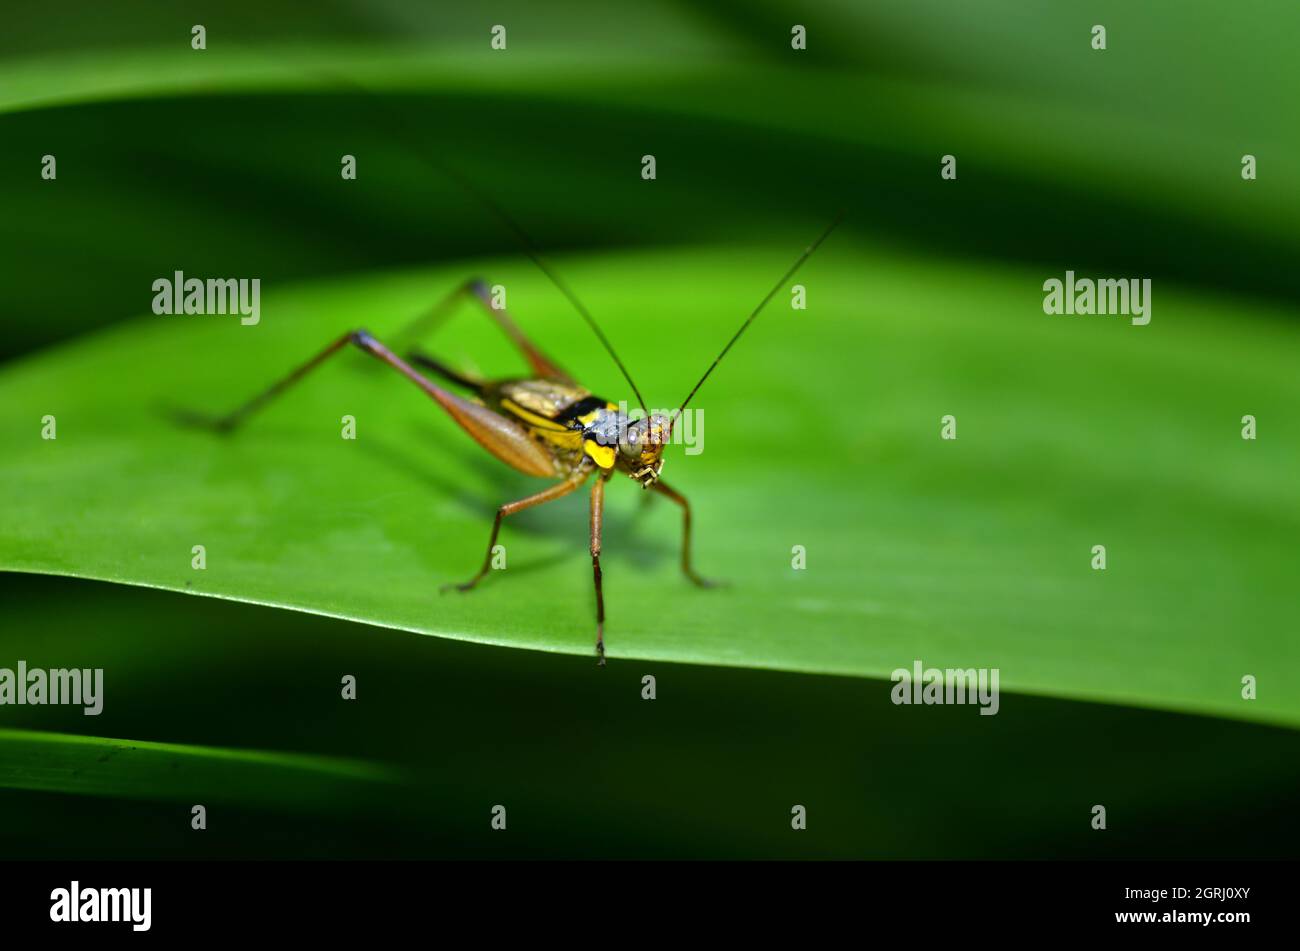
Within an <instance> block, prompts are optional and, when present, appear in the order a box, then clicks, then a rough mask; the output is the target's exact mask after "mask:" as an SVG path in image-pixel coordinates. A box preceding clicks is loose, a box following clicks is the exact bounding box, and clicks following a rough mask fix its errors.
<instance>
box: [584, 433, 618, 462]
mask: <svg viewBox="0 0 1300 951" xmlns="http://www.w3.org/2000/svg"><path fill="white" fill-rule="evenodd" d="M582 451H583V452H585V453H586V454H587V455H589V456H591V460H592V462H594V463H596V465H598V466H600V467H601V468H602V469H613V468H614V447H613V446H602V445H601V444H600V443H598V442H596V440H594V439H584V440H583V441H582Z"/></svg>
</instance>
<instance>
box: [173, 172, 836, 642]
mask: <svg viewBox="0 0 1300 951" xmlns="http://www.w3.org/2000/svg"><path fill="white" fill-rule="evenodd" d="M425 158H426V161H428V162H429V163H430V164H432V165H435V166H436V167H438V168H439V170H440V171H442V172H443V173H444V174H446V175H447V176H448V177H450V178H452V179H453V180H455V181H456V182H458V183H459V184H460V185H461V186H462V187H463V188H464V189H465V190H466V191H468V192H469V193H470V194H472V195H473V196H474V197H475V198H477V199H478V200H479V201H480V202H481V203H483V204H484V205H485V206H486V207H487V208H488V210H490V211H492V212H493V213H494V214H495V215H496V216H497V217H498V218H499V219H501V221H502V222H503V223H504V224H505V225H506V226H507V227H508V228H509V229H510V230H511V231H512V232H514V235H515V237H516V239H517V240H518V241H519V243H520V244H521V246H522V247H523V249H524V251H525V253H526V254H527V255H528V257H529V258H530V259H531V260H532V261H533V263H534V264H536V265H537V266H538V268H540V269H541V270H542V272H543V273H544V274H545V275H546V276H547V278H549V279H550V281H551V282H552V283H553V284H554V285H555V286H556V287H557V288H558V289H559V290H560V292H561V293H562V294H563V295H564V296H565V297H566V298H568V300H569V301H570V303H571V304H572V305H573V307H574V309H575V310H576V311H577V312H578V313H579V315H580V316H581V317H582V318H583V320H585V321H586V323H587V325H588V326H589V327H590V328H591V330H592V331H593V332H594V333H595V335H596V336H597V338H599V340H600V342H601V344H602V345H603V346H604V348H605V350H606V351H607V352H608V353H609V355H610V357H612V358H613V360H614V362H615V364H617V366H618V369H619V371H620V372H621V373H622V375H623V378H624V379H625V380H626V381H627V383H628V386H629V387H630V388H631V390H632V393H633V395H634V396H635V397H636V402H637V404H638V405H639V406H640V409H641V412H642V414H643V415H640V416H636V417H633V416H632V414H631V413H629V412H627V411H626V409H625V407H626V406H627V405H628V404H627V403H623V404H615V403H612V402H610V401H609V400H606V399H604V398H602V397H598V396H595V395H593V394H592V393H591V392H590V391H588V390H587V389H585V388H583V387H582V386H581V385H580V384H579V383H578V382H577V380H576V379H575V378H574V377H573V376H571V375H570V374H569V373H567V372H566V371H565V370H563V369H562V368H561V367H560V366H559V365H558V364H557V363H555V361H553V360H552V359H551V358H550V357H548V356H546V355H545V354H544V353H542V351H541V350H539V349H538V348H537V347H536V346H535V345H534V344H533V342H532V341H531V340H530V339H529V338H528V337H527V336H526V335H525V334H524V333H523V331H522V330H520V329H519V327H518V325H517V324H516V323H515V322H514V320H512V319H511V317H510V316H509V314H507V313H506V311H505V309H504V308H498V307H496V306H494V301H493V300H492V297H491V295H490V292H489V290H488V286H487V284H486V283H484V282H483V281H478V280H475V281H469V282H467V283H465V284H463V285H461V286H460V287H459V288H458V289H456V290H455V291H453V292H452V293H451V294H450V295H449V296H448V297H447V298H446V299H445V300H444V301H443V302H442V303H441V304H440V305H438V306H437V307H435V308H434V309H433V311H431V312H430V313H429V314H426V315H425V316H424V317H421V318H419V319H418V320H417V321H416V322H415V323H414V324H412V325H411V326H410V327H408V328H407V329H406V330H405V331H403V332H401V333H400V334H399V338H407V337H409V336H413V335H414V334H415V332H416V331H417V330H427V329H428V321H430V320H432V319H435V318H436V319H441V317H443V316H445V315H446V313H447V312H448V311H449V310H450V308H451V306H452V305H454V304H455V303H457V302H458V301H460V300H463V299H465V298H467V297H472V298H475V299H477V300H478V301H479V302H481V303H482V305H483V307H484V308H485V310H486V312H487V314H488V316H489V317H491V319H492V320H494V321H495V322H496V323H497V325H498V326H499V327H500V328H501V329H502V330H503V331H504V332H505V334H506V335H507V336H508V337H509V338H510V340H511V341H512V342H513V343H514V345H515V346H516V347H518V349H519V350H520V352H521V353H522V355H523V357H524V359H525V360H526V361H527V362H528V365H529V367H530V368H531V370H532V373H531V375H529V376H523V377H514V378H510V379H503V380H486V379H480V378H478V377H476V376H471V375H470V374H467V373H463V372H460V371H458V370H455V369H453V368H451V367H449V366H447V365H446V364H444V363H443V362H441V361H439V360H437V359H434V358H433V357H431V356H428V355H426V354H423V353H420V352H411V353H409V354H408V356H407V358H406V359H403V358H402V357H400V356H398V355H397V354H395V353H393V352H392V351H391V350H389V349H388V347H386V346H385V345H384V344H383V343H381V342H380V341H379V340H377V339H376V338H375V337H374V336H372V335H371V334H370V333H368V332H367V331H365V330H360V329H358V330H353V331H351V332H349V333H345V334H343V335H342V336H340V337H339V338H337V339H336V340H334V341H333V342H332V343H330V344H329V345H328V346H326V347H325V348H324V349H323V350H321V351H320V352H319V353H317V354H316V355H315V356H314V357H312V358H311V359H310V360H308V361H307V362H306V363H304V364H302V365H301V366H299V367H298V368H297V369H295V370H293V371H292V372H290V373H289V374H288V375H287V376H285V377H283V378H282V379H280V380H279V381H277V382H276V383H274V384H272V385H271V386H270V387H269V388H268V389H266V390H265V391H264V392H262V393H260V394H258V395H257V396H254V397H253V398H252V399H250V400H249V401H248V402H247V403H245V404H244V405H242V406H240V407H239V408H237V409H235V410H234V411H233V412H231V413H229V414H228V415H226V416H222V417H219V418H216V419H211V418H207V419H200V418H198V417H196V416H194V415H193V414H186V416H185V418H186V419H187V420H188V421H189V422H200V423H202V424H203V425H204V426H205V427H206V428H211V429H215V430H218V431H220V432H230V431H232V430H234V429H236V428H237V427H238V426H239V425H240V424H242V423H243V422H244V421H245V420H246V419H247V418H248V417H249V416H250V415H251V414H252V413H254V412H255V411H256V410H258V409H260V408H261V407H263V406H265V405H266V404H267V403H268V402H270V401H271V400H272V399H274V398H275V397H277V396H279V395H280V394H281V393H283V392H284V391H285V390H286V389H288V388H289V387H290V386H292V385H293V384H294V383H297V382H298V381H299V380H301V379H302V378H303V377H304V376H306V375H307V374H308V373H310V372H311V371H312V370H314V369H316V368H317V367H318V366H320V365H321V364H322V363H324V362H325V361H326V360H327V359H328V358H329V357H331V356H333V355H334V354H335V353H338V352H339V351H340V350H343V349H344V348H346V347H348V346H349V345H350V346H353V347H356V348H357V349H359V350H362V351H363V352H365V353H367V354H369V355H370V356H372V357H374V358H376V359H377V360H380V361H382V362H383V363H384V364H387V365H388V366H389V367H391V368H392V369H394V370H396V371H397V372H398V373H400V374H402V375H403V376H405V377H406V378H407V379H408V380H410V381H411V382H412V383H414V384H415V385H416V386H418V387H419V388H420V389H421V390H423V391H424V393H425V394H426V395H427V396H428V397H430V398H431V399H432V400H433V401H434V402H436V403H437V404H438V405H439V406H441V407H442V408H443V409H444V410H446V411H447V413H448V414H449V415H450V416H451V418H452V419H453V420H455V421H456V423H457V424H458V425H459V426H460V427H461V428H462V429H463V430H465V432H466V433H468V434H469V435H470V436H471V437H473V438H474V440H475V441H476V442H478V444H479V445H480V446H482V447H483V448H484V449H486V450H487V451H488V452H490V453H491V454H492V455H494V456H496V457H497V458H498V459H500V460H501V461H502V462H504V463H505V464H506V465H508V466H511V467H512V468H514V469H516V470H518V471H519V472H522V473H524V474H526V475H530V476H538V477H541V478H546V479H553V480H556V481H555V483H554V484H553V485H551V486H550V487H549V488H546V489H543V490H542V491H540V492H537V493H535V494H533V495H529V496H527V497H525V498H522V499H517V500H516V501H513V502H507V503H506V504H504V505H502V506H500V507H499V508H498V509H497V513H496V519H495V520H494V521H493V523H492V532H491V534H490V535H489V537H488V545H487V554H486V555H485V556H484V559H483V564H482V566H481V567H480V568H479V570H478V572H477V573H476V574H475V575H474V576H473V577H472V578H470V579H469V580H467V581H465V582H463V583H461V584H453V585H444V587H443V590H444V591H446V590H448V589H455V590H458V591H469V590H471V589H472V588H474V587H475V586H476V585H477V584H478V583H479V582H480V581H482V580H483V577H484V576H485V575H486V574H487V573H488V572H489V571H490V570H491V567H492V555H493V548H494V547H495V546H496V543H497V535H498V534H499V533H500V531H501V523H502V522H503V521H504V520H505V518H506V517H507V516H509V515H513V514H515V513H516V512H522V511H523V510H524V509H528V508H532V507H534V506H537V505H542V504H544V503H546V502H552V501H554V500H555V499H560V498H563V497H564V496H566V495H568V494H569V493H571V492H574V491H575V490H577V489H578V488H580V487H581V486H583V485H584V484H585V483H586V482H587V481H588V480H589V479H592V478H593V477H594V480H595V481H593V482H592V484H591V569H592V577H593V580H594V584H595V590H596V655H597V658H598V663H599V664H600V665H601V666H604V664H605V599H604V594H603V592H602V589H601V574H600V543H601V521H602V515H603V511H604V500H605V483H606V482H608V481H609V480H610V478H611V477H612V476H613V475H614V473H615V472H620V473H623V474H624V475H626V476H628V477H630V478H631V479H633V480H634V481H636V482H637V483H639V484H640V485H641V487H642V488H643V489H650V490H652V491H654V492H658V493H659V494H661V495H664V496H666V497H667V498H669V499H671V500H672V501H673V502H675V503H676V504H677V505H679V506H681V509H682V523H683V532H682V550H681V567H682V571H683V572H684V573H685V575H686V577H687V578H688V579H690V581H691V582H693V583H694V584H696V585H699V586H700V587H711V586H712V582H709V581H707V580H706V579H704V578H702V577H700V575H698V574H697V573H696V572H695V569H694V567H693V566H692V564H691V509H690V505H689V503H688V502H687V501H686V498H685V497H684V496H683V495H681V494H680V493H679V492H677V491H676V490H675V489H673V488H671V487H670V486H669V485H668V484H667V483H665V482H663V481H662V480H661V479H660V477H659V476H660V472H661V471H662V470H663V464H664V461H663V451H664V447H665V446H667V445H668V444H669V442H670V441H671V439H672V433H673V427H674V425H675V424H676V423H677V420H678V419H680V418H681V414H682V412H683V411H684V410H685V409H686V407H687V406H688V405H689V404H690V402H691V400H692V399H693V398H694V397H695V394H696V393H697V392H698V391H699V389H700V387H701V386H703V385H704V381H705V380H707V379H708V378H709V375H710V374H711V373H713V371H714V370H715V369H716V368H717V366H718V364H719V363H720V362H721V361H722V359H723V357H725V356H726V355H727V352H728V351H729V350H730V349H731V348H732V346H733V345H734V344H735V343H736V341H737V340H739V339H740V337H741V335H742V334H744V332H745V331H746V330H747V329H749V325H750V324H751V323H753V321H754V319H755V318H756V317H757V316H758V315H759V313H760V312H761V311H762V310H763V308H764V307H766V306H767V304H768V303H769V302H770V301H771V300H772V298H773V297H774V296H775V295H776V294H777V292H779V291H780V290H781V289H782V288H783V287H784V286H785V285H786V283H787V282H788V281H789V280H790V278H791V277H793V276H794V274H795V272H796V271H798V270H799V268H800V267H801V266H802V265H803V263H804V262H805V261H806V260H807V259H808V258H809V256H811V255H812V253H813V252H814V251H816V250H817V248H818V246H819V245H821V243H822V242H823V241H825V240H826V238H827V237H829V236H830V234H831V232H832V231H834V230H835V228H836V226H838V225H839V223H840V221H841V220H842V218H843V215H842V214H841V215H840V216H838V217H836V219H835V220H834V221H833V222H831V224H830V225H829V226H828V227H827V228H826V229H825V230H824V231H823V232H822V233H821V234H820V235H819V236H818V237H817V239H816V240H815V241H813V243H812V244H811V245H809V246H808V247H807V248H805V249H804V251H803V253H802V254H800V255H799V257H798V259H797V260H796V261H795V262H794V264H793V265H791V266H790V268H789V269H788V270H787V271H786V273H785V274H784V275H783V276H782V277H781V279H780V280H779V281H778V282H777V283H776V285H775V286H774V287H773V288H772V290H771V291H769V292H768V294H767V296H765V297H764V298H763V299H762V301H760V302H759V304H758V306H757V307H755V308H754V310H753V311H752V312H751V313H750V314H749V316H748V317H747V318H746V319H745V321H744V322H743V323H742V324H741V325H740V328H739V329H738V330H737V331H736V333H735V334H734V335H733V336H732V338H731V339H730V340H729V341H728V342H727V345H726V346H725V347H723V348H722V351H721V353H719V354H718V356H717V358H716V359H715V360H714V361H713V363H712V364H710V366H709V368H708V369H707V370H706V371H705V372H704V375H703V376H701V377H700V379H699V381H698V382H697V383H696V384H695V386H694V387H692V388H691V391H690V393H688V394H687V396H686V399H684V400H683V401H682V402H681V404H680V405H679V406H678V408H677V409H676V410H675V411H673V414H672V416H671V418H665V417H664V416H662V415H660V414H654V415H652V414H651V413H650V411H649V410H648V409H647V408H646V403H645V400H644V399H643V398H642V396H641V391H640V390H639V389H638V388H637V385H636V383H634V382H633V380H632V376H631V374H630V373H629V372H628V370H627V367H626V366H625V365H624V363H623V361H622V360H621V359H620V358H619V356H618V354H617V353H616V352H615V351H614V347H613V345H612V344H611V343H610V342H609V339H608V338H607V337H606V336H605V334H604V332H603V331H602V330H601V329H600V327H599V326H598V325H597V323H596V321H595V319H594V318H593V317H592V316H591V314H590V313H589V312H588V310H587V308H586V307H585V306H583V304H582V302H581V301H579V300H578V298H577V296H576V295H575V294H574V293H573V291H572V290H570V289H569V286H568V285H567V284H566V283H565V282H564V281H563V280H561V278H560V277H559V275H558V274H556V273H555V271H554V270H553V269H552V268H551V266H550V265H549V264H548V263H547V262H546V261H545V259H543V258H542V256H541V254H540V253H539V252H538V251H537V249H536V247H535V246H534V245H533V244H532V242H531V241H530V240H529V239H528V236H527V234H526V233H524V231H523V230H522V229H521V228H520V227H519V225H518V224H516V223H515V221H514V219H512V218H511V217H510V216H509V215H508V214H506V213H505V211H504V210H502V209H501V208H500V207H499V206H498V205H497V204H496V203H495V202H494V201H492V199H491V198H489V197H488V196H487V195H486V194H484V193H483V192H482V191H481V190H479V189H478V188H476V187H475V186H474V184H473V183H472V182H469V181H468V180H467V179H465V178H464V177H463V176H461V175H460V174H458V173H457V172H456V171H455V170H454V169H450V168H447V167H446V165H445V164H444V163H442V162H440V161H437V160H436V159H433V158H430V157H429V156H425ZM417 367H418V368H419V369H417ZM421 370H426V371H429V372H430V373H432V374H434V375H436V376H437V377H439V378H440V379H441V381H442V383H435V382H434V381H433V380H431V379H429V377H428V376H426V375H425V374H424V373H422V372H421ZM443 383H445V384H447V385H449V386H451V387H454V388H455V389H456V390H459V391H461V392H460V393H457V392H453V391H452V390H451V389H448V388H446V387H445V386H444V385H443ZM462 393H463V394H464V395H461V394H462ZM620 405H621V406H622V407H623V408H620Z"/></svg>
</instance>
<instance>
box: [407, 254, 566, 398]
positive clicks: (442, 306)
mask: <svg viewBox="0 0 1300 951" xmlns="http://www.w3.org/2000/svg"><path fill="white" fill-rule="evenodd" d="M466 295H473V296H474V297H475V298H477V299H478V301H479V302H480V303H481V304H482V305H483V308H484V309H485V310H486V311H487V313H488V316H490V317H491V318H492V319H493V320H495V321H496V322H497V325H498V326H499V327H500V328H501V329H502V330H504V331H505V333H506V336H508V337H509V338H510V339H511V340H512V341H513V342H514V344H515V346H517V347H518V348H519V350H520V352H521V353H522V354H523V355H524V358H525V359H526V360H527V361H528V365H529V366H531V367H532V368H533V372H534V373H536V374H537V375H538V376H540V377H545V378H547V379H550V380H561V381H563V382H565V383H572V382H573V378H572V377H570V376H569V374H567V373H565V372H564V370H562V369H560V367H559V365H558V364H556V363H555V361H553V360H552V359H551V358H550V357H548V356H546V354H544V353H542V351H541V350H539V349H537V347H536V346H535V345H534V344H533V342H532V341H531V340H529V339H528V337H527V336H526V335H525V334H524V332H523V331H522V330H520V329H519V325H518V324H516V323H515V322H514V321H513V320H512V319H511V318H510V315H509V314H508V313H506V310H505V308H497V307H494V306H492V291H491V289H490V288H489V287H488V285H487V282H485V281H483V280H481V279H479V278H475V279H474V280H471V281H466V282H465V283H464V284H462V285H461V286H460V287H458V288H456V290H454V291H452V292H451V293H450V294H448V295H447V296H446V297H445V298H443V299H442V300H441V301H440V302H439V303H438V304H436V305H435V306H434V307H433V309H432V310H430V311H429V312H428V313H427V314H424V315H423V316H421V317H417V318H416V319H415V320H414V321H412V322H411V323H410V324H409V325H408V326H407V327H405V328H404V329H403V330H401V331H400V332H399V333H398V334H397V336H396V337H395V338H394V339H395V340H397V341H398V345H399V346H401V347H403V348H407V347H409V346H411V345H413V344H414V343H416V342H417V341H418V339H419V338H420V337H421V336H423V335H424V334H427V333H428V332H429V331H431V330H432V329H434V328H435V327H436V326H438V325H439V324H441V323H442V322H443V321H444V320H446V319H447V317H448V316H449V315H450V311H451V308H452V307H453V306H454V305H455V304H456V303H457V302H459V301H460V300H461V299H462V298H463V297H465V296H466Z"/></svg>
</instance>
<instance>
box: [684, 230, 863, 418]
mask: <svg viewBox="0 0 1300 951" xmlns="http://www.w3.org/2000/svg"><path fill="white" fill-rule="evenodd" d="M843 220H844V212H842V211H841V212H840V213H839V214H838V215H836V216H835V220H834V221H832V222H831V223H830V225H828V226H827V228H826V230H825V231H823V232H822V233H821V234H820V235H818V236H817V240H816V241H814V242H813V243H812V244H810V245H808V247H806V248H804V249H803V254H801V255H799V259H798V260H797V261H795V262H794V264H792V265H790V269H789V270H788V271H786V272H785V273H784V274H783V275H781V280H779V281H777V282H776V285H775V286H774V287H773V288H772V289H771V290H770V291H768V292H767V296H766V297H764V298H763V299H762V300H761V301H759V302H758V306H757V307H755V308H754V309H753V311H751V312H750V315H749V316H748V317H746V318H745V322H744V323H743V324H741V325H740V329H739V330H737V331H736V333H735V334H734V335H733V336H732V338H731V339H730V340H728V341H727V345H726V346H725V347H723V348H722V352H721V353H719V354H718V356H717V357H716V358H715V359H714V361H713V363H711V364H710V365H709V368H708V369H707V370H705V371H704V376H702V377H700V381H699V382H698V383H696V384H695V386H693V387H692V388H691V391H690V392H689V393H687V394H686V399H684V400H682V402H681V403H680V405H678V407H677V409H675V410H674V411H673V418H672V419H671V420H670V421H669V423H668V439H671V438H672V435H673V427H674V426H676V425H677V419H678V417H680V416H681V415H682V413H683V412H685V410H686V406H687V404H689V403H690V401H691V400H692V399H694V397H695V394H696V393H698V392H699V391H700V387H702V386H703V385H704V381H705V380H707V379H708V378H709V374H710V373H712V372H713V371H714V370H716V369H717V367H718V364H719V363H721V362H722V358H723V357H725V356H726V355H727V351H728V350H730V349H731V348H732V347H733V346H734V345H735V343H736V341H737V340H739V339H740V337H741V335H742V334H743V333H744V332H745V331H746V330H748V329H749V325H750V324H752V323H753V322H754V318H755V317H757V316H758V315H759V314H760V313H762V310H763V308H764V307H766V306H767V305H768V302H769V301H771V300H772V298H773V297H775V296H776V293H777V291H779V290H780V289H781V288H783V287H785V285H786V282H788V281H789V280H790V278H792V277H794V275H795V272H796V271H798V270H799V268H801V267H803V262H804V261H807V260H808V259H809V258H810V257H812V253H813V252H814V251H816V250H817V249H818V248H819V247H821V243H822V242H823V241H825V240H826V239H827V238H829V237H830V235H831V232H832V231H834V230H835V229H836V228H838V227H839V226H840V222H842V221H843ZM666 441H668V440H665V442H666Z"/></svg>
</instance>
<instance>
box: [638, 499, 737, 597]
mask: <svg viewBox="0 0 1300 951" xmlns="http://www.w3.org/2000/svg"><path fill="white" fill-rule="evenodd" d="M653 488H654V490H655V491H656V492H659V493H660V494H662V495H666V496H668V498H670V499H672V500H673V501H674V502H676V503H677V504H678V505H680V506H681V507H682V571H683V572H684V573H685V575H686V577H687V578H690V579H691V581H692V582H693V583H695V584H697V585H699V586H700V587H701V588H716V587H719V586H720V585H721V584H722V583H723V582H720V581H710V580H709V579H708V578H702V577H700V576H699V575H698V574H696V573H695V569H694V568H692V567H691V504H690V503H689V502H687V501H686V496H684V495H682V494H681V493H680V492H678V491H676V490H675V489H673V488H671V487H670V486H669V485H668V484H667V483H665V482H656V483H655V484H654V486H653Z"/></svg>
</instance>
